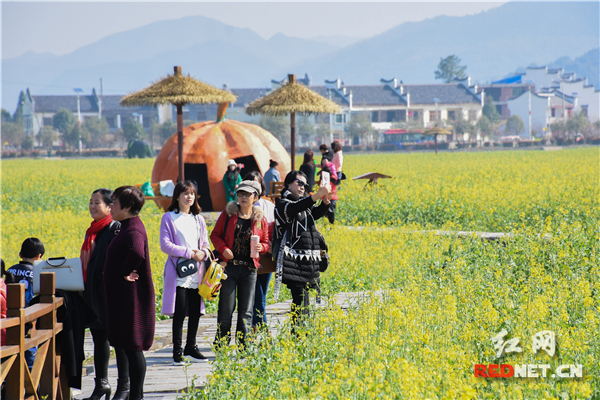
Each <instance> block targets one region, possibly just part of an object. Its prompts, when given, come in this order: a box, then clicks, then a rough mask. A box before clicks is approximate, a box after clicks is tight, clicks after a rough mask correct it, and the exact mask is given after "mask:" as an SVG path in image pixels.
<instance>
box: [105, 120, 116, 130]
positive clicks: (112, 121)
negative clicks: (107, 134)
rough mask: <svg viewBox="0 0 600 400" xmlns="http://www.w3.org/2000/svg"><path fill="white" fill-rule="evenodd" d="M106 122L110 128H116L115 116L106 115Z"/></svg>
mask: <svg viewBox="0 0 600 400" xmlns="http://www.w3.org/2000/svg"><path fill="white" fill-rule="evenodd" d="M106 123H107V124H108V127H109V128H116V126H115V117H106Z"/></svg>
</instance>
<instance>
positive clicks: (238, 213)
mask: <svg viewBox="0 0 600 400" xmlns="http://www.w3.org/2000/svg"><path fill="white" fill-rule="evenodd" d="M261 192H262V188H261V186H260V184H259V183H258V182H256V181H242V182H241V183H240V184H239V186H238V188H237V192H236V194H237V199H238V201H237V202H235V201H232V202H230V203H228V204H227V207H226V208H225V212H223V213H221V215H220V216H219V219H218V220H217V223H216V224H215V228H214V229H213V231H212V233H211V234H210V241H211V242H212V244H213V246H214V247H215V250H216V251H218V252H219V254H221V257H220V258H221V259H222V260H224V262H226V263H227V265H226V267H225V273H226V274H227V279H225V280H223V281H221V284H222V285H223V286H222V287H221V290H220V294H219V311H218V314H217V324H218V327H217V335H216V337H215V344H216V345H217V346H220V345H223V344H225V345H228V344H229V342H230V337H231V332H230V331H231V319H232V317H233V311H234V310H235V309H236V298H237V311H238V320H237V327H236V336H237V337H238V341H239V343H240V344H241V345H242V347H243V346H244V345H245V339H246V336H247V335H248V333H249V332H250V329H251V326H252V308H253V307H252V306H253V305H254V290H255V286H256V270H257V268H258V267H259V262H258V257H252V253H256V254H263V253H266V252H267V251H268V250H269V229H268V228H269V224H268V223H267V219H266V218H265V216H264V213H263V211H262V210H261V209H260V208H259V207H256V206H254V205H253V204H254V203H256V201H257V200H258V198H259V197H260V194H261ZM252 236H258V239H259V240H258V242H255V243H252V241H251V237H252ZM252 250H254V251H252ZM256 254H255V255H256ZM222 340H223V341H224V343H223V342H222Z"/></svg>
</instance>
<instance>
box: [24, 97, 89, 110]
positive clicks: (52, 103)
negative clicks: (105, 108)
mask: <svg viewBox="0 0 600 400" xmlns="http://www.w3.org/2000/svg"><path fill="white" fill-rule="evenodd" d="M31 97H32V98H33V101H34V104H35V111H36V112H52V113H54V112H57V111H58V109H59V108H66V109H68V110H71V111H73V112H77V96H72V95H69V96H31ZM79 102H80V107H81V112H82V113H93V112H96V113H97V112H98V106H97V104H96V100H95V99H94V96H91V95H88V96H80V97H79Z"/></svg>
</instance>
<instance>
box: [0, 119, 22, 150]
mask: <svg viewBox="0 0 600 400" xmlns="http://www.w3.org/2000/svg"><path fill="white" fill-rule="evenodd" d="M0 134H1V135H2V144H4V143H8V144H9V145H11V146H14V147H18V146H20V145H21V142H22V141H23V138H24V136H25V128H24V127H23V125H20V124H16V123H14V122H2V129H1V132H0Z"/></svg>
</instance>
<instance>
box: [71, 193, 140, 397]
mask: <svg viewBox="0 0 600 400" xmlns="http://www.w3.org/2000/svg"><path fill="white" fill-rule="evenodd" d="M112 194H113V192H112V190H110V189H98V190H96V191H94V193H92V197H91V198H90V204H89V210H90V215H91V216H92V218H93V221H92V224H91V225H90V227H89V228H88V229H87V231H86V232H85V240H84V241H83V246H81V265H82V267H83V278H84V280H85V292H84V297H85V299H86V301H87V302H88V304H89V305H90V306H91V307H92V309H93V310H94V311H95V312H96V315H97V316H98V318H97V319H96V320H95V321H94V322H92V323H91V324H90V325H89V328H90V331H91V332H92V338H93V340H94V369H95V370H96V386H95V388H94V392H93V393H92V395H91V396H90V397H88V398H87V399H85V400H98V399H100V398H101V397H103V396H106V398H108V397H109V396H110V393H111V389H110V385H109V384H108V361H109V360H110V346H109V344H108V334H107V329H106V303H105V299H104V298H105V296H104V278H103V273H104V261H105V259H106V249H107V247H108V245H109V244H110V242H111V241H112V240H113V238H114V237H115V236H116V234H117V233H118V232H119V229H120V227H121V224H120V223H119V222H117V221H113V219H112V216H111V215H110V210H111V206H112V203H113V199H112ZM116 356H117V364H118V366H119V381H118V385H117V392H116V393H115V397H113V399H126V398H127V397H128V396H129V369H128V367H127V364H126V363H127V357H126V356H125V353H124V351H123V350H120V351H116ZM124 363H125V364H124Z"/></svg>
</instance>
